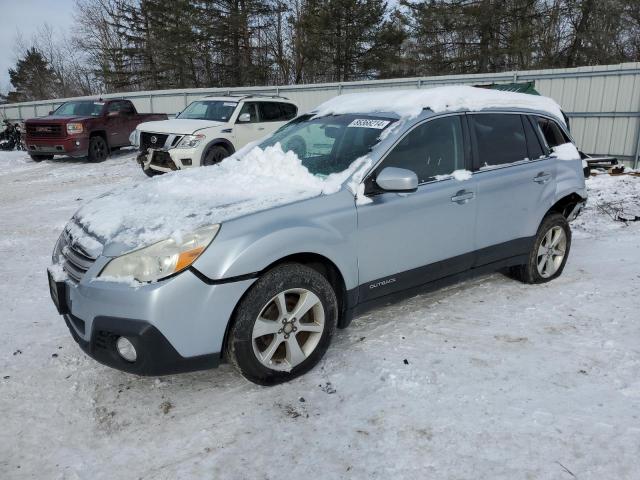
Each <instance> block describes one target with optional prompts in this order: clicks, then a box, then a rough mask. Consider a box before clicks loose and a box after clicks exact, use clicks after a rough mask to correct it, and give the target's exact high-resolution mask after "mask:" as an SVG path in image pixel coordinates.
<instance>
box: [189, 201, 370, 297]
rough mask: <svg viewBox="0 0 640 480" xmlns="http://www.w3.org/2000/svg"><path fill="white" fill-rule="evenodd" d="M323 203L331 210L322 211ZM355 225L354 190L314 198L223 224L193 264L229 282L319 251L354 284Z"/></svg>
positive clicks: (209, 275)
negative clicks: (301, 255) (352, 191)
mask: <svg viewBox="0 0 640 480" xmlns="http://www.w3.org/2000/svg"><path fill="white" fill-rule="evenodd" d="M331 197H336V198H333V199H331ZM325 202H326V203H327V205H326V206H327V207H328V208H327V209H326V210H325V212H328V213H324V214H323V213H322V210H323V208H322V204H323V203H325ZM331 202H333V205H331ZM340 204H342V206H341V207H340ZM349 207H350V208H349ZM305 210H306V211H307V212H306V213H305ZM293 211H295V212H296V213H293ZM287 212H290V214H289V215H288V214H287ZM356 228H357V218H356V209H355V205H354V202H353V195H352V194H351V193H350V192H348V191H342V192H339V193H337V194H334V195H329V196H321V197H316V198H315V199H310V200H308V201H303V202H299V203H297V204H294V205H289V206H285V207H281V208H274V209H271V210H269V211H268V213H267V212H259V213H257V214H254V215H250V216H247V217H244V218H241V219H238V220H236V221H230V222H228V223H223V224H222V226H221V228H220V232H219V234H218V236H217V237H216V238H215V240H214V241H213V243H212V244H211V245H210V246H209V248H208V249H207V250H206V251H205V253H204V254H203V255H202V256H201V257H200V258H198V259H197V260H196V262H195V263H194V264H193V267H194V268H195V269H196V270H198V272H200V273H202V274H203V275H204V276H205V277H206V278H207V279H209V280H211V281H213V282H214V283H215V282H224V283H226V282H229V281H234V279H238V278H242V277H246V276H251V275H253V276H258V275H260V273H262V272H263V271H264V270H265V269H267V268H268V267H269V266H270V265H273V264H274V263H277V262H278V261H280V260H282V259H284V258H286V257H289V256H292V255H299V254H315V255H320V256H322V257H324V258H326V259H327V260H329V261H330V262H332V263H333V264H334V265H335V266H336V267H337V269H338V270H339V271H340V273H341V274H342V277H343V279H344V281H345V286H346V288H347V289H351V288H355V287H356V286H357V284H358V261H357V254H356Z"/></svg>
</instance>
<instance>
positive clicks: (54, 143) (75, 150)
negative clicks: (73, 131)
mask: <svg viewBox="0 0 640 480" xmlns="http://www.w3.org/2000/svg"><path fill="white" fill-rule="evenodd" d="M25 145H26V146H27V151H28V152H29V153H31V154H33V155H68V156H70V157H85V156H87V153H88V152H89V137H85V136H74V137H67V138H37V137H29V136H27V137H26V138H25Z"/></svg>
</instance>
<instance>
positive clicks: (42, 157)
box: [29, 154, 53, 162]
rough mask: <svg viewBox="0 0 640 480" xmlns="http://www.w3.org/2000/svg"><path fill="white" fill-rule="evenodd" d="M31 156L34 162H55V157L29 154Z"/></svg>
mask: <svg viewBox="0 0 640 480" xmlns="http://www.w3.org/2000/svg"><path fill="white" fill-rule="evenodd" d="M29 156H30V157H31V160H33V161H34V162H41V161H43V160H53V155H31V154H29Z"/></svg>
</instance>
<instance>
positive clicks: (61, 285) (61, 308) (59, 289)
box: [47, 270, 69, 315]
mask: <svg viewBox="0 0 640 480" xmlns="http://www.w3.org/2000/svg"><path fill="white" fill-rule="evenodd" d="M47 276H48V278H49V293H50V294H51V300H52V301H53V304H54V305H55V306H56V309H57V310H58V313H59V314H60V315H65V314H67V313H69V306H68V305H67V285H66V283H65V282H57V281H56V280H55V279H54V278H53V275H51V272H50V271H49V270H47Z"/></svg>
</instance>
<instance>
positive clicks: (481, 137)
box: [469, 113, 529, 168]
mask: <svg viewBox="0 0 640 480" xmlns="http://www.w3.org/2000/svg"><path fill="white" fill-rule="evenodd" d="M469 119H470V124H471V129H472V130H473V132H474V133H475V137H476V144H477V149H478V152H477V153H478V159H479V163H480V168H482V167H490V166H496V165H506V164H509V163H514V162H519V161H522V160H525V159H527V158H528V155H529V153H528V151H527V137H526V135H525V132H524V126H523V123H522V118H521V116H520V115H517V114H506V113H481V114H473V115H469Z"/></svg>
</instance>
